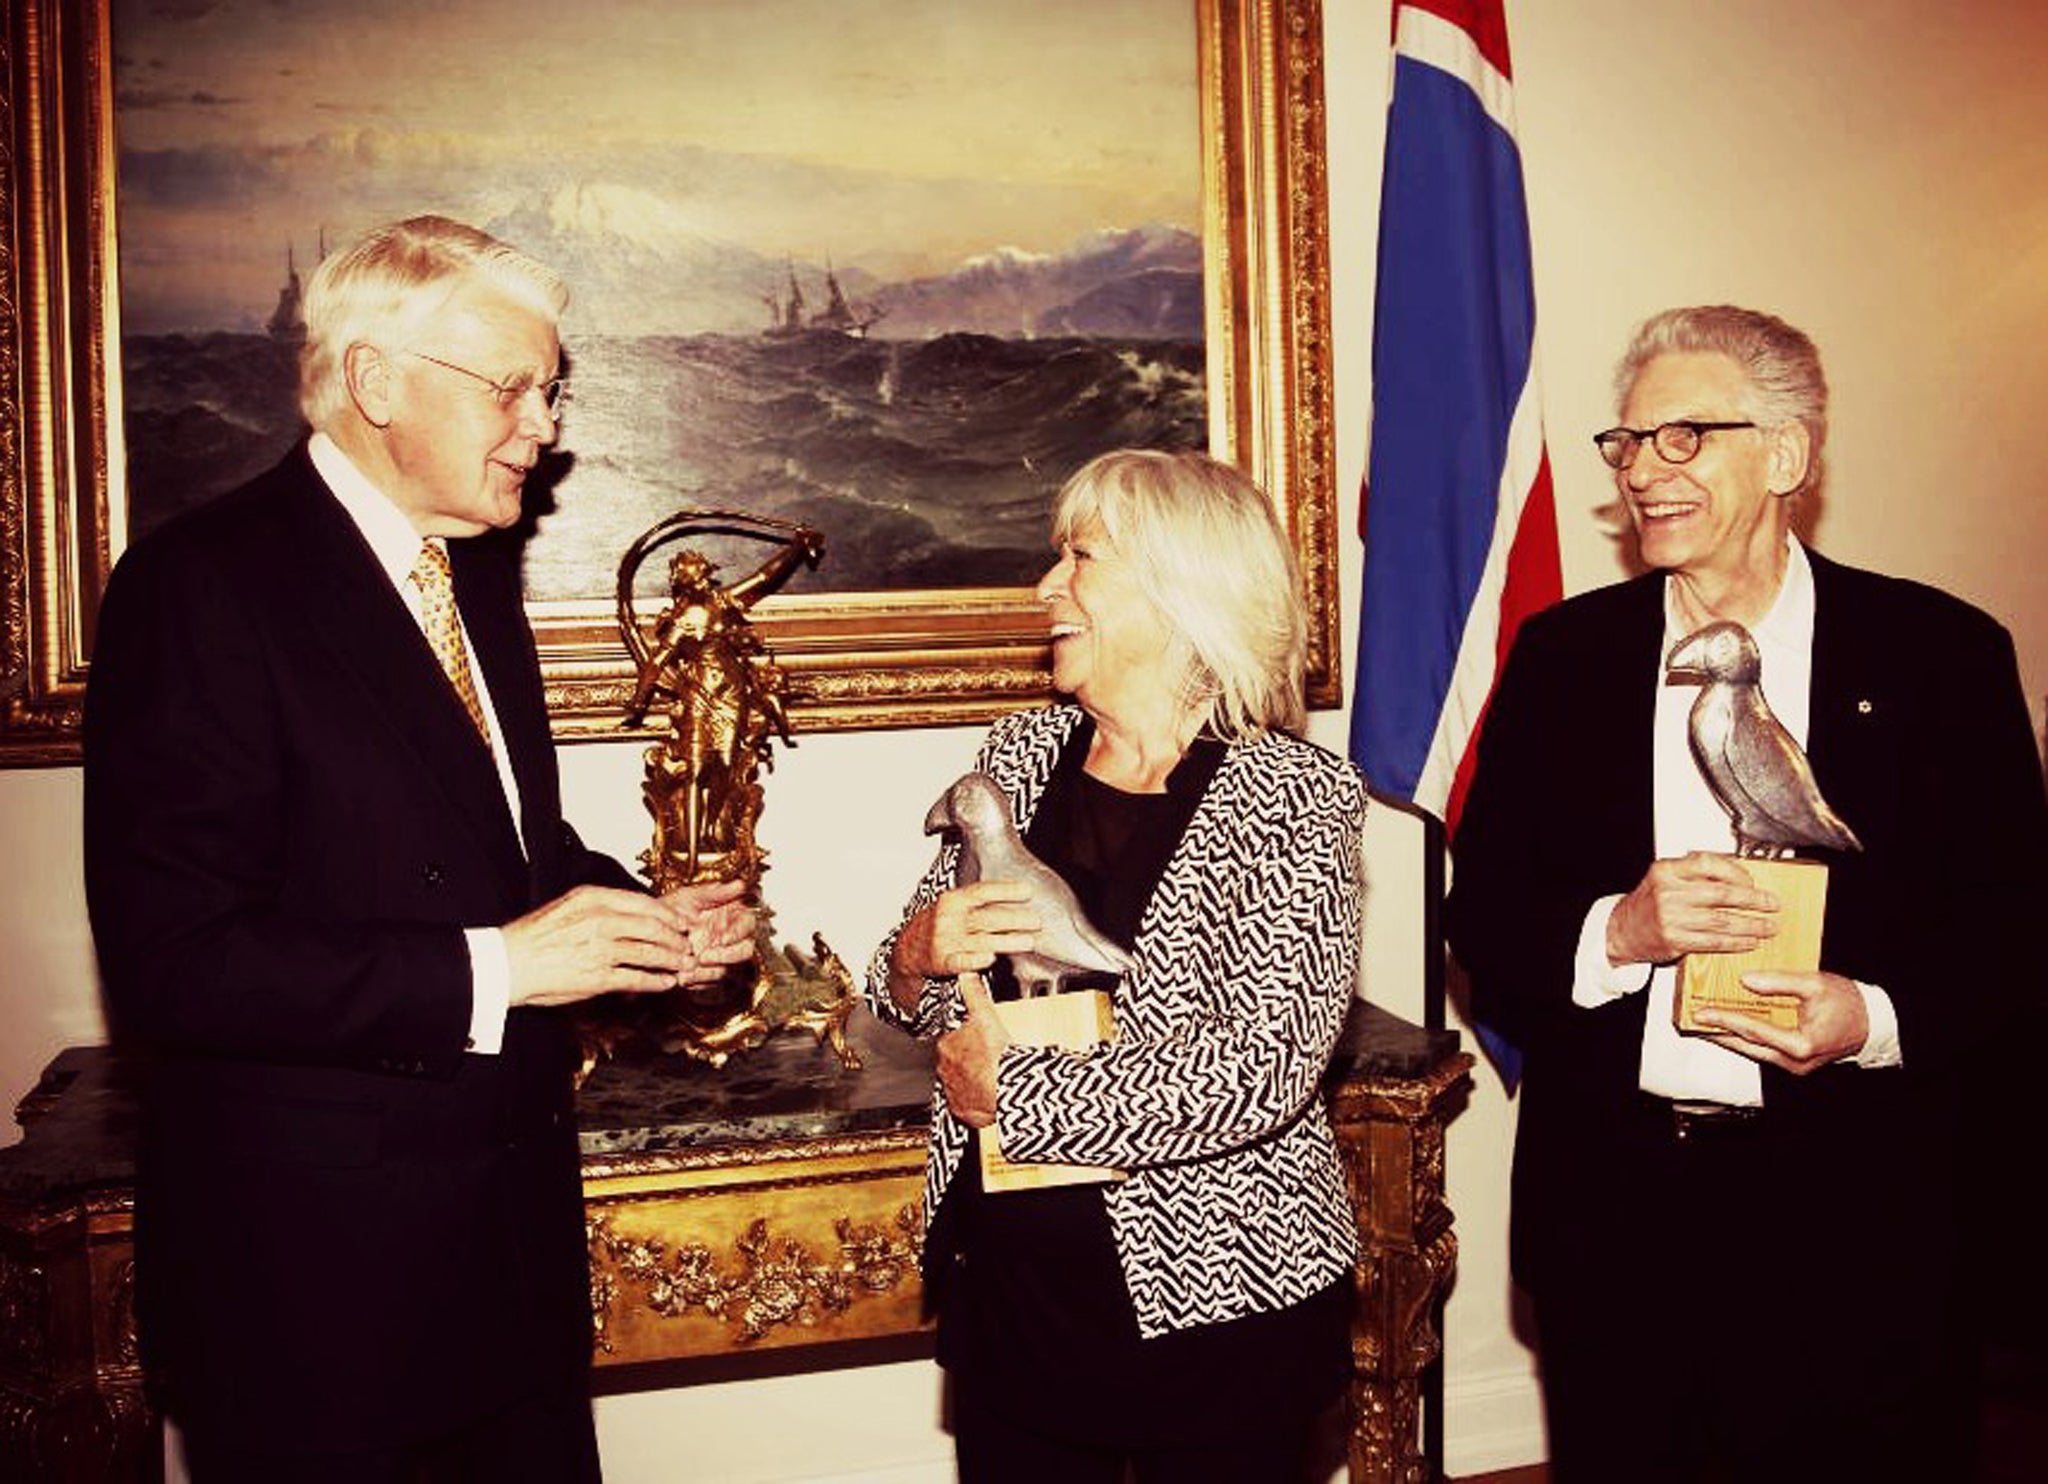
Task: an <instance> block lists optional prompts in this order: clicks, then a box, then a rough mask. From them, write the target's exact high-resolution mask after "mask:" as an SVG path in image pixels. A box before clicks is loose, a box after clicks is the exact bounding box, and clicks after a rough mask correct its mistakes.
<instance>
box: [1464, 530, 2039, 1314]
mask: <svg viewBox="0 0 2048 1484" xmlns="http://www.w3.org/2000/svg"><path fill="white" fill-rule="evenodd" d="M1808 555H1809V559H1810V560H1811V562H1812V566H1813V580H1814V595H1815V610H1814V637H1813V677H1812V710H1811V717H1810V721H1809V727H1808V749H1807V750H1808V756H1809V758H1810V760H1811V762H1812V764H1813V769H1814V774H1815V777H1816V779H1817V781H1818V783H1819V785H1820V788H1821V791H1822V793H1823V794H1824V795H1825V796H1826V798H1827V799H1828V801H1829V802H1830V803H1832V804H1833V805H1834V806H1835V808H1836V809H1837V811H1839V812H1840V814H1841V815H1842V817H1843V818H1845V819H1847V820H1848V821H1849V823H1850V825H1851V826H1852V827H1853V828H1854V829H1855V830H1856V832H1857V834H1858V835H1859V836H1860V837H1861V839H1862V841H1863V844H1864V847H1865V848H1864V851H1863V852H1862V853H1861V854H1848V855H1839V854H1838V855H1830V856H1828V857H1827V859H1828V862H1829V865H1830V867H1831V875H1830V882H1829V893H1828V909H1827V919H1826V926H1825V943H1824V948H1823V961H1822V962H1823V967H1825V968H1828V969H1831V970H1834V971H1835V972H1838V973H1841V974H1845V975H1847V976H1849V977H1851V978H1855V979H1861V980H1864V981H1866V982H1869V983H1874V984H1878V985H1881V986H1882V987H1883V988H1884V989H1885V990H1886V991H1887V993H1888V994H1889V995H1890V996H1891V999H1892V1002H1893V1003H1894V1005H1895V1006H1896V1007H1897V1009H1898V1016H1899V1028H1900V1036H1901V1044H1902V1047H1903V1051H1904V1056H1905V1066H1904V1067H1903V1068H1902V1069H1899V1070H1896V1071H1889V1070H1888V1071H1883V1072H1869V1071H1864V1070H1861V1069H1857V1068H1854V1067H1849V1066H1838V1067H1831V1068H1827V1069H1824V1070H1823V1071H1821V1072H1819V1073H1816V1074H1814V1075H1812V1076H1808V1077H1805V1078H1798V1077H1793V1076H1790V1075H1789V1074H1786V1073H1782V1072H1779V1071H1777V1070H1776V1069H1773V1068H1765V1070H1764V1083H1765V1086H1764V1098H1765V1104H1766V1108H1767V1123H1768V1126H1769V1127H1770V1128H1771V1129H1772V1130H1773V1131H1774V1132H1775V1133H1776V1134H1778V1135H1782V1136H1783V1137H1784V1138H1785V1139H1787V1140H1791V1139H1800V1140H1808V1141H1819V1142H1818V1143H1817V1144H1811V1145H1810V1146H1809V1147H1816V1148H1817V1147H1825V1148H1828V1149H1829V1150H1830V1151H1831V1157H1836V1158H1839V1159H1841V1160H1843V1161H1845V1175H1844V1179H1845V1184H1849V1185H1853V1183H1854V1179H1855V1178H1859V1177H1860V1178H1867V1179H1868V1180H1870V1181H1871V1182H1874V1183H1875V1184H1876V1185H1879V1186H1882V1187H1885V1188H1886V1189H1888V1190H1890V1191H1892V1192H1894V1193H1897V1192H1898V1191H1899V1189H1900V1183H1901V1182H1902V1181H1903V1182H1905V1184H1906V1185H1907V1186H1909V1187H1912V1186H1914V1183H1915V1182H1922V1181H1924V1182H1930V1183H1929V1184H1927V1185H1925V1186H1923V1187H1919V1188H1920V1189H1921V1190H1922V1193H1928V1192H1930V1191H1931V1190H1932V1182H1939V1181H1942V1180H1945V1179H1947V1178H1949V1177H1948V1174H1947V1170H1948V1165H1947V1163H1946V1156H1945V1151H1946V1149H1947V1144H1946V1141H1945V1137H1944V1133H1943V1130H1944V1129H1945V1127H1946V1125H1945V1123H1944V1118H1945V1117H1946V1116H1947V1115H1946V1114H1945V1112H1944V1110H1945V1109H1947V1108H1948V1107H1949V1102H1948V1099H1949V1098H1950V1096H1951V1094H1952V1093H1953V1091H1954V1084H1955V1076H1954V1074H1955V1073H1956V1072H1957V1070H1958V1069H1959V1067H1962V1066H1964V1065H1965V1064H1966V1063H1967V1059H1968V1058H1969V1057H1971V1056H1972V1055H1974V1054H1976V1053H1977V1052H1979V1051H1981V1050H1982V1049H1983V1048H1985V1047H1987V1046H1989V1045H1992V1044H1995V1041H1996V1038H1997V1037H1998V1036H1999V1034H2000V1033H2001V1030H2002V1029H2003V1028H2004V1027H2006V1026H2008V1025H2009V1024H2010V1023H2011V1020H2012V1017H2013V1016H2014V1014H2015V1013H2016V1006H2017V1005H2018V1004H2019V1003H2020V1002H2021V1000H2022V998H2023V997H2029V996H2030V997H2033V998H2036V999H2038V997H2039V995H2040V993H2041V989H2040V975H2039V972H2038V968H2036V967H2035V966H2034V964H2035V959H2034V956H2033V954H2032V952H2031V950H2030V949H2029V948H2028V946H2027V942H2026V939H2027V936H2028V931H2029V928H2030V927H2031V925H2032V923H2033V922H2034V921H2035V919H2036V917H2037V916H2038V914H2039V912H2040V910H2041V908H2042V906H2043V904H2044V903H2048V805H2044V802H2043V797H2042V777H2041V763H2040V759H2039V757H2038V755H2037V754H2036V752H2035V749H2034V743H2033V735H2032V724H2031V720H2030V718H2029V716H2028V713H2027V708H2026V702H2025V699H2024V697H2023V695H2022V693H2021V690H2020V685H2019V678H2018V669H2017V665H2016V663H2015V660H2014V656H2013V649H2012V642H2011V640H2010V638H2009V637H2008V636H2007V635H2006V633H2005V631H2004V630H2003V629H2002V628H2001V627H2000V626H1999V625H1998V624H1997V623H1995V622H1994V621H1993V620H1991V619H1990V618H1989V617H1987V616H1986V615H1985V614H1983V613H1981V612H1979V611H1978V610H1977V609H1975V608H1972V607H1970V606H1969V605H1968V604H1965V603H1962V602H1960V601H1959V600H1957V599H1955V598H1952V597H1949V596H1948V595H1946V594H1943V593H1941V592H1938V591H1936V590H1935V589H1932V588H1928V587H1924V586H1921V585H1919V584H1916V583H1911V582H1906V581H1901V580H1898V579H1894V578H1887V577H1881V576H1878V575H1875V574H1873V573H1868V572H1861V571H1857V570H1855V569H1853V568H1848V567H1843V566H1840V565H1837V564H1836V563H1833V562H1830V561H1828V560H1827V559H1826V558H1824V557H1822V556H1820V555H1819V554H1817V553H1811V552H1810V553H1809V554H1808ZM1663 621H1664V611H1663V581H1662V577H1661V574H1652V575H1650V576H1647V577H1643V578H1639V579H1637V580H1635V581H1632V582H1627V583H1623V584H1620V585H1617V586H1614V587H1609V588H1603V589H1600V590H1598V591H1596V592H1591V593H1587V594H1585V595H1583V596H1581V597H1578V598H1574V599H1572V600H1570V601H1569V602H1566V603H1563V604H1561V605H1559V606H1557V607H1555V608H1552V609H1550V610H1549V611H1547V612H1545V613H1543V614H1541V615H1538V616H1537V617H1536V618H1534V619H1532V620H1530V622H1529V623H1528V624H1527V625H1525V626H1524V628H1523V630H1522V632H1521V634H1520V636H1519V637H1518V639H1517V641H1516V644H1515V647H1514V650H1513V653H1512V654H1511V655H1510V657H1509V660H1508V664H1507V666H1506V668H1505V670H1504V672H1503V674H1502V677H1501V681H1500V685H1499V689H1498V692H1497V694H1496V696H1495V698H1494V701H1493V705H1492V708H1491V710H1490V712H1489V715H1488V717H1487V720H1486V723H1485V729H1484V733H1483V735H1482V738H1481V742H1480V750H1479V762H1478V767H1477V770H1476V772H1475V775H1474V780H1473V786H1472V792H1471V795H1470V798H1469V800H1468V803H1467V806H1466V810H1465V814H1464V817H1463V820H1462V822H1461V824H1460V827H1459V832H1458V837H1457V841H1456V847H1455V867H1454V873H1453V887H1452V892H1451V896H1450V900H1449V902H1448V905H1447V909H1446V924H1447V929H1448V933H1449V936H1450V940H1451V945H1452V948H1453V950H1454V951H1455V953H1456V955H1457V957H1458V960H1459V962H1460V964H1461V965H1462V966H1463V967H1464V969H1465V970H1466V972H1467V974H1468V975H1469V977H1470V982H1471V987H1472V1002H1473V1010H1474V1013H1475V1015H1476V1017H1477V1018H1478V1019H1479V1020H1481V1021H1482V1022H1486V1023H1490V1024H1493V1025H1495V1026H1498V1027H1500V1028H1501V1029H1502V1030H1504V1031H1506V1032H1507V1033H1508V1034H1509V1035H1510V1036H1511V1037H1512V1038H1513V1039H1515V1040H1516V1041H1517V1042H1518V1043H1519V1044H1521V1045H1522V1046H1523V1047H1524V1049H1525V1053H1526V1057H1527V1062H1526V1066H1527V1073H1526V1082H1525V1085H1524V1092H1523V1106H1522V1110H1521V1115H1520V1121H1519V1125H1518V1132H1517V1143H1516V1153H1515V1175H1514V1180H1515V1188H1514V1201H1513V1206H1512V1210H1511V1228H1512V1238H1511V1241H1512V1248H1513V1254H1514V1265H1515V1271H1516V1275H1517V1277H1518V1278H1520V1279H1521V1281H1522V1282H1523V1283H1524V1284H1525V1285H1528V1286H1530V1287H1532V1288H1540V1286H1541V1284H1542V1283H1543V1281H1544V1280H1545V1278H1546V1277H1547V1276H1548V1275H1549V1274H1550V1273H1551V1272H1553V1271H1561V1269H1560V1267H1559V1265H1561V1264H1562V1265H1573V1264H1577V1265H1583V1264H1585V1263H1586V1262H1588V1261H1593V1260H1596V1259H1595V1258H1594V1257H1593V1254H1595V1253H1597V1250H1598V1245H1599V1242H1598V1228H1599V1226H1600V1224H1601V1223H1602V1222H1603V1221H1605V1220H1606V1219H1607V1216H1606V1213H1608V1212H1610V1211H1611V1209H1612V1208H1613V1206H1614V1205H1615V1204H1616V1203H1621V1202H1625V1201H1626V1200H1627V1184H1628V1181H1627V1176H1626V1169H1625V1161H1626V1155H1625V1152H1624V1151H1623V1150H1622V1148H1621V1147H1620V1142H1619V1140H1620V1131H1621V1130H1622V1129H1624V1128H1625V1127H1626V1125H1627V1119H1626V1114H1627V1112H1628V1110H1629V1109H1630V1107H1631V1106H1632V1105H1633V1104H1634V1103H1635V1102H1636V1099H1637V1083H1636V1078H1637V1062H1638V1059H1639V1054H1640V1050H1641V1044H1642V1031H1643V1015H1644V1006H1645V1000H1646V997H1645V996H1643V995H1630V996H1627V997H1625V998H1623V999H1621V1000H1618V1001H1615V1002H1614V1003H1612V1004H1609V1005H1607V1006H1603V1007H1602V1008H1600V1009H1598V1010H1591V1011H1589V1010H1583V1009H1578V1008H1575V1007H1573V1006H1572V1005H1571V1003H1570V995H1571V979H1572V958H1573V953H1574V950H1575V947H1576V944H1577V939H1578V934H1579V931H1580V928H1581V926H1582V924H1583V923H1584V920H1585V914H1586V911H1587V909H1588V908H1589V907H1590V906H1591V905H1592V903H1593V902H1594V900H1595V899H1597V898H1599V897H1602V896H1607V895H1611V894H1615V893H1621V892H1626V891H1628V890H1629V889H1630V888H1631V887H1633V886H1634V885H1635V884H1636V882H1637V881H1639V880H1640V879H1641V877H1642V874H1643V872H1644V870H1645V869H1646V868H1647V866H1648V865H1649V863H1650V861H1651V859H1652V857H1653V855H1654V851H1653V848H1652V842H1653V833H1652V819H1651V814H1652V804H1653V800H1652V782H1651V729H1652V724H1653V719H1654V715H1655V709H1656V695H1657V679H1658V675H1659V673H1660V658H1661V657H1660V655H1659V647H1660V644H1661V642H1662V637H1663ZM1766 686H1768V677H1766ZM1866 1162H1867V1163H1866ZM1852 1172H1853V1173H1852ZM1934 1204H1935V1203H1934V1198H1933V1195H1932V1194H1929V1204H1928V1209H1933V1207H1934Z"/></svg>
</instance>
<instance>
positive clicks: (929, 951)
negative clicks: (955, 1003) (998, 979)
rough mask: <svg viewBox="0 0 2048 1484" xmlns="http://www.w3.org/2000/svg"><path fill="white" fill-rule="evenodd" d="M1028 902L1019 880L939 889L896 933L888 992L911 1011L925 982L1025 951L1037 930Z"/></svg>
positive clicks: (1027, 893)
mask: <svg viewBox="0 0 2048 1484" xmlns="http://www.w3.org/2000/svg"><path fill="white" fill-rule="evenodd" d="M1030 900H1031V887H1030V885H1029V884H1028V883H1026V882H1022V881H977V882H975V883H974V884H973V885H971V886H956V887H953V888H952V889H951V890H948V891H943V892H941V893H939V896H938V899H937V900H936V901H934V902H933V903H932V904H931V905H930V906H929V907H926V908H925V909H924V910H923V911H922V912H920V913H918V914H917V915H916V916H915V917H913V918H911V919H910V921H908V922H906V923H904V924H903V931H902V932H900V933H898V934H897V935H896V942H895V945H894V946H893V947H891V948H890V950H889V993H890V995H892V996H893V997H894V998H895V1001H896V1003H897V1004H898V1005H900V1006H902V1007H903V1010H904V1012H905V1013H906V1014H908V1013H910V1012H912V1011H915V1010H916V1009H917V1001H918V996H919V994H920V993H921V992H922V990H923V988H924V981H925V980H927V979H933V978H941V977H943V976H945V975H948V974H961V973H969V972H972V973H979V972H980V971H981V970H983V969H986V968H988V967H989V966H990V965H991V964H993V963H994V962H995V961H996V955H997V954H999V953H1029V952H1030V951H1031V949H1032V948H1033V946H1035V945H1036V943H1037V942H1038V929H1039V921H1038V914H1037V913H1035V912H1033V911H1032V910H1031V909H1030V908H1029V907H1028V906H1025V905H1023V904H1025V903H1027V902H1029V901H1030ZM984 998H986V996H985V995H984Z"/></svg>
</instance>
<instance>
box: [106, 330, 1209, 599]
mask: <svg viewBox="0 0 2048 1484" xmlns="http://www.w3.org/2000/svg"><path fill="white" fill-rule="evenodd" d="M122 352H123V355H124V358H125V362H126V364H125V366H124V389H125V399H126V401H125V408H124V412H125V426H126V432H127V454H128V468H129V480H128V488H129V497H130V511H129V531H130V534H131V535H140V534H142V533H144V532H146V531H148V530H149V529H150V528H152V527H153V526H156V525H159V524H161V523H162V522H163V521H164V520H166V519H168V518H169V517H170V516H172V515H174V514H176V513H177V512H178V511H179V510H181V509H183V508H186V507H188V506H191V505H194V504H198V503H201V502H203V501H205V500H207V499H210V498H212V497H213V496H215V495H217V494H220V493H222V492H224V491H225V490H227V489H230V488H232V487H233V486H235V485H236V484H238V483H240V482H242V481H243V480H245V479H247V478H249V477H250V476H252V475H254V474H256V473H259V472H261V471H262V470H263V469H265V468H267V467H268V466H269V465H270V464H271V463H273V462H274V461H275V460H276V459H277V458H278V457H279V456H280V455H281V454H282V453H283V452H284V450H285V449H286V448H288V447H289V446H290V444H291V442H292V441H293V440H294V439H295V438H296V437H298V436H299V432H300V426H299V419H298V412H297V407H296V400H295V396H294V375H295V370H294V361H295V352H294V349H293V347H292V346H291V345H290V343H289V342H286V341H283V340H276V339H272V338H269V337H267V336H263V335H251V334H226V333H219V334H208V335H154V336H129V337H125V338H124V339H123V342H122ZM564 360H565V369H566V372H567V374H568V377H569V380H570V386H571V400H570V402H569V405H568V407H567V409H566V411H565V413H564V416H563V420H562V431H561V439H560V442H559V443H558V444H557V448H556V452H555V454H554V455H553V457H552V458H550V459H549V460H548V461H547V462H545V463H544V464H543V466H542V471H541V472H540V474H538V475H537V476H536V478H535V480H534V482H533V484H531V485H529V500H530V502H531V503H532V504H533V505H534V507H535V508H534V509H533V510H532V511H531V514H532V515H533V517H534V524H535V529H536V534H535V537H534V539H533V542H532V544H531V545H530V546H529V548H528V551H527V562H526V580H527V595H528V597H529V598H532V599H536V600H543V601H545V600H557V599H559V600H575V599H584V600H588V599H594V598H595V599H608V598H609V597H610V595H611V589H612V583H613V580H614V577H613V574H614V571H615V567H616V564H617V562H618V560H619V557H620V556H621V555H622V554H623V553H624V552H625V550H626V548H627V546H628V545H629V544H630V543H631V542H632V541H633V539H634V538H635V537H636V536H638V535H639V534H640V533H641V532H642V531H644V530H646V529H647V528H648V527H650V526H652V525H653V524H655V522H657V521H659V520H661V519H662V518H663V517H665V516H667V515H669V514H670V513H671V512H673V511H674V510H676V509H677V508H678V507H679V506H682V505H700V506H712V507H723V508H730V509H738V510H742V511H746V512H748V513H751V514H755V515H764V516H772V517H776V518H779V519H784V520H790V521H799V522H802V523H804V524H807V525H812V526H815V527H817V528H818V529H820V530H822V531H824V532H825V536H826V546H827V554H826V559H825V562H824V564H823V566H822V567H821V568H820V570H819V571H817V572H815V573H811V572H805V573H800V574H799V575H798V577H797V578H796V580H794V581H793V582H792V583H791V584H790V586H789V588H788V589H787V590H788V591H790V592H805V591H809V592H874V591H880V590H894V589H911V590H928V589H932V588H952V587H979V586H998V587H1008V586H1018V585H1028V584H1030V583H1032V582H1035V581H1036V580H1037V578H1038V576H1039V574H1040V573H1041V572H1043V570H1044V569H1045V566H1046V565H1047V562H1048V558H1049V552H1048V549H1047V546H1046V533H1047V515H1048V512H1049V510H1050V508H1051V501H1052V496H1053V494H1054V492H1055V491H1056V490H1057V489H1058V487H1059V485H1060V483H1061V482H1062V481H1063V480H1064V479H1065V478H1066V477H1067V475H1068V474H1070V473H1072V472H1073V470H1074V469H1075V468H1077V467H1079V465H1080V464H1081V463H1083V462H1085V461H1086V460H1087V459H1088V458H1089V457H1090V456H1092V455H1093V454H1095V453H1097V452H1099V451H1101V450H1103V449H1106V448H1115V447H1124V446H1132V445H1137V446H1144V447H1151V448H1170V449H1191V448H1203V447H1206V446H1207V444H1208V427H1207V420H1206V411H1205V404H1206V399H1205V391H1204V375H1203V347H1202V343H1201V341H1200V340H1199V338H1196V339H1146V338H1138V337H1126V338H1117V337H1101V336H1091V337H1085V338H1084V337H1057V336H1045V337H1037V338H1002V337H997V336H992V335H986V334H976V333H965V332H955V333H949V334H940V335H935V336H933V337H931V338H929V339H919V340H909V339H899V340H890V339H883V338H879V337H877V338H862V337H859V336H854V335H849V334H845V333H842V332H839V331H835V330H820V329H806V330H798V331H794V332H791V333H787V334H781V335H769V334H763V335H752V336H749V335H733V334H698V335H677V336H595V337H581V338H576V339H573V340H572V341H571V342H570V343H569V344H568V345H567V347H566V349H565V357H564ZM693 544H698V543H693ZM701 544H703V545H704V546H705V547H706V549H707V551H709V552H710V554H712V555H713V556H714V558H715V559H720V560H724V561H728V562H729V565H730V566H731V567H733V568H734V569H735V570H739V569H740V568H741V564H743V563H744V564H746V565H747V566H751V565H752V563H753V562H754V561H756V560H758V555H759V553H758V548H755V549H754V550H753V551H751V552H750V551H746V550H740V551H738V552H736V553H734V554H732V555H730V557H729V558H728V557H726V556H723V555H722V554H721V553H720V552H719V551H718V549H717V548H716V547H715V546H714V545H713V544H712V543H710V542H705V543H701ZM660 565H661V564H659V563H654V564H649V567H648V568H647V569H646V570H644V571H643V580H644V581H656V580H658V578H659V567H660Z"/></svg>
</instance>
